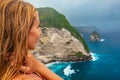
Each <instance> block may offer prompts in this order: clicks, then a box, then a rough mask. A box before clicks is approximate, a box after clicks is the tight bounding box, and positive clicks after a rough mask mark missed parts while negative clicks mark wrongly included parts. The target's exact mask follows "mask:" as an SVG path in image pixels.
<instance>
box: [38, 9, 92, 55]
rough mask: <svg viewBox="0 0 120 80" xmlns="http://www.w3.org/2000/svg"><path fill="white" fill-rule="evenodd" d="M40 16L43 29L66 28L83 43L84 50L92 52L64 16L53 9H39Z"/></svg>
mask: <svg viewBox="0 0 120 80" xmlns="http://www.w3.org/2000/svg"><path fill="white" fill-rule="evenodd" d="M37 10H38V12H39V15H40V22H41V27H42V28H44V27H55V28H59V29H61V28H65V29H67V30H68V31H70V32H71V34H72V35H73V36H74V37H76V38H77V39H78V40H79V41H80V42H82V43H83V46H84V48H85V49H86V52H88V53H89V52H90V51H89V48H88V46H87V44H86V42H85V40H84V39H83V37H82V36H81V35H80V34H79V32H78V31H77V30H76V29H75V28H74V27H73V26H71V25H70V23H69V22H68V21H67V19H66V18H65V16H64V15H62V14H60V13H58V12H57V11H56V10H55V9H53V8H49V7H46V8H37Z"/></svg>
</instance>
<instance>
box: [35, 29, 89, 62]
mask: <svg viewBox="0 0 120 80" xmlns="http://www.w3.org/2000/svg"><path fill="white" fill-rule="evenodd" d="M34 55H35V56H36V57H37V58H38V59H39V60H40V61H42V62H44V63H49V62H54V61H88V60H90V59H91V56H90V54H89V53H87V52H86V50H85V48H84V46H83V44H82V43H80V42H79V40H78V39H77V38H75V37H74V36H72V35H71V33H70V32H69V31H68V30H66V29H64V28H62V29H57V28H44V29H43V34H42V36H41V38H40V41H39V43H38V45H37V47H36V51H35V52H34Z"/></svg>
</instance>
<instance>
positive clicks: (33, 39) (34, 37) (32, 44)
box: [28, 13, 41, 50]
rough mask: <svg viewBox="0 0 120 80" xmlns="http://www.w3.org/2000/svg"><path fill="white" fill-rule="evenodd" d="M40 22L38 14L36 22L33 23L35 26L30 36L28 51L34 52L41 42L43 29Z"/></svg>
mask: <svg viewBox="0 0 120 80" xmlns="http://www.w3.org/2000/svg"><path fill="white" fill-rule="evenodd" d="M39 25H40V21H39V15H38V13H37V14H36V17H35V20H34V22H33V26H32V28H31V29H30V31H29V35H28V49H29V50H33V49H35V46H36V43H37V42H38V41H39V38H40V35H41V29H40V26H39Z"/></svg>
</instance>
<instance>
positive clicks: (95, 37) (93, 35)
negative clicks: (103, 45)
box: [90, 31, 101, 42]
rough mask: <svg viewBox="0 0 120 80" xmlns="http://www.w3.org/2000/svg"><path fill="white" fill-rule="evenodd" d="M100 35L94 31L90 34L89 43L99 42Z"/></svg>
mask: <svg viewBox="0 0 120 80" xmlns="http://www.w3.org/2000/svg"><path fill="white" fill-rule="evenodd" d="M100 39H101V38H100V35H99V34H98V33H97V32H96V31H93V32H92V33H91V34H90V41H91V42H100Z"/></svg>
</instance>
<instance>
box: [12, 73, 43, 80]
mask: <svg viewBox="0 0 120 80" xmlns="http://www.w3.org/2000/svg"><path fill="white" fill-rule="evenodd" d="M13 80H42V78H40V77H38V76H34V75H32V74H29V75H25V74H21V75H19V76H17V77H16V78H15V79H13Z"/></svg>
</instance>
